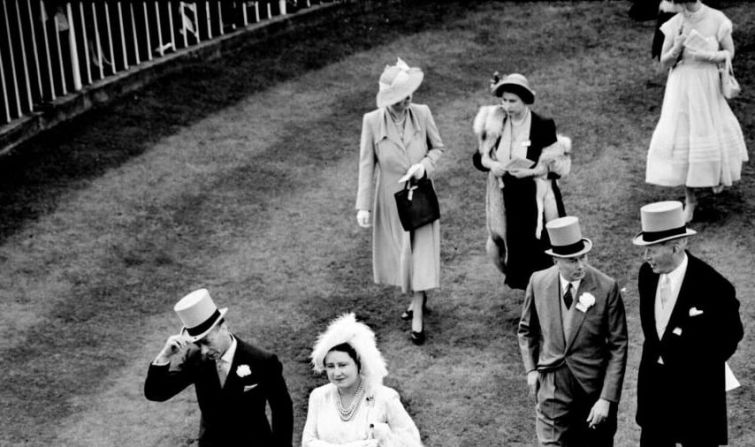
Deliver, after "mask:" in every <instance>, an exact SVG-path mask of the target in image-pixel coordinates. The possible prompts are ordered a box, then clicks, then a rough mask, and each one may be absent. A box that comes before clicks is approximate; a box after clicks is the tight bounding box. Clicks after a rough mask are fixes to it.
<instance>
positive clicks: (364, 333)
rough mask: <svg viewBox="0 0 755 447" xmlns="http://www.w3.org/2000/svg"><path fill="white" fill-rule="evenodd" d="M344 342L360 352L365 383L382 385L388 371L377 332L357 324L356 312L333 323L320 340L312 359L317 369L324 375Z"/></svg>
mask: <svg viewBox="0 0 755 447" xmlns="http://www.w3.org/2000/svg"><path fill="white" fill-rule="evenodd" d="M342 343H348V344H349V345H351V347H352V348H354V351H356V353H357V356H358V357H359V363H360V364H361V370H360V375H361V376H362V379H363V380H364V381H365V382H366V383H365V384H366V385H367V386H368V387H370V388H371V387H374V386H377V385H382V384H383V378H384V377H385V376H387V375H388V369H387V368H386V366H385V359H383V354H381V353H380V351H379V350H378V348H377V345H376V343H375V333H374V332H372V329H370V328H369V327H368V326H367V325H366V324H364V323H362V322H359V321H357V319H356V316H355V315H354V314H353V313H348V314H343V315H341V316H340V317H338V318H336V319H335V320H333V321H331V322H330V324H329V325H328V328H327V329H326V330H325V332H323V333H322V334H320V335H319V336H318V337H317V342H316V343H315V346H314V348H313V349H312V356H311V357H312V367H313V368H314V370H315V371H316V372H318V373H321V372H323V371H324V370H325V356H326V355H327V354H328V352H330V350H331V349H333V347H335V346H338V345H340V344H342Z"/></svg>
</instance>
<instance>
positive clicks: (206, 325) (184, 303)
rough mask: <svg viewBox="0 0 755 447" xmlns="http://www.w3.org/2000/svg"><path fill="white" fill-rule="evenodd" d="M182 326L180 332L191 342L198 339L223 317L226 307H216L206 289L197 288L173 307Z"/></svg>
mask: <svg viewBox="0 0 755 447" xmlns="http://www.w3.org/2000/svg"><path fill="white" fill-rule="evenodd" d="M173 310H175V311H176V314H178V318H180V319H181V322H182V323H183V325H184V327H183V329H182V330H181V332H182V333H183V334H184V335H185V336H186V337H187V338H188V339H189V341H191V342H195V341H197V340H200V339H201V338H202V337H204V336H205V335H207V334H208V333H209V332H210V331H211V330H212V328H214V327H215V326H216V325H217V324H218V322H220V320H222V319H223V317H225V314H226V312H228V308H227V307H226V308H223V309H218V308H217V306H215V302H214V301H212V297H211V296H210V292H208V291H207V289H199V290H195V291H193V292H191V293H190V294H188V295H186V296H185V297H183V298H181V300H180V301H179V302H177V303H176V305H175V306H174V307H173Z"/></svg>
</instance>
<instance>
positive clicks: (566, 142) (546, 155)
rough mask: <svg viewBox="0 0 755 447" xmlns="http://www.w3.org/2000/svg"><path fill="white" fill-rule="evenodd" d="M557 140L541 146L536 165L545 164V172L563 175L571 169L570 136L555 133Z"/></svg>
mask: <svg viewBox="0 0 755 447" xmlns="http://www.w3.org/2000/svg"><path fill="white" fill-rule="evenodd" d="M556 138H557V141H556V142H555V143H553V144H551V145H550V146H548V147H546V148H543V151H542V152H541V153H540V159H539V160H538V165H540V166H545V168H546V172H553V173H556V174H558V175H559V177H562V178H563V177H565V176H567V175H568V174H569V172H570V171H571V157H570V155H571V138H569V137H567V136H565V135H560V134H559V135H556Z"/></svg>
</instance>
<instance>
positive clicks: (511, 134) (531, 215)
mask: <svg viewBox="0 0 755 447" xmlns="http://www.w3.org/2000/svg"><path fill="white" fill-rule="evenodd" d="M491 91H492V93H493V95H495V96H497V97H499V98H501V105H497V106H483V107H482V108H481V109H480V112H479V113H478V114H477V116H476V117H475V121H474V126H473V127H474V131H475V133H476V134H477V136H478V139H479V150H478V151H477V152H476V153H475V154H474V157H473V162H474V165H475V167H476V168H477V169H479V170H481V171H484V172H487V173H488V186H487V192H486V198H485V200H486V203H485V211H486V214H487V227H488V241H487V251H488V255H489V256H490V257H491V259H492V261H493V263H494V264H495V266H496V267H497V268H498V269H499V270H500V271H501V273H503V274H505V275H506V280H505V283H506V285H508V286H509V287H511V288H512V289H521V290H524V289H525V288H526V287H527V283H528V282H529V279H530V275H531V274H532V273H533V272H535V271H537V270H542V269H545V268H548V267H550V266H552V265H553V261H552V260H551V259H550V257H549V256H548V255H546V254H545V250H546V249H548V248H550V243H549V241H548V234H547V232H546V231H544V230H543V226H544V225H545V222H547V221H550V220H552V219H555V218H557V217H562V216H565V215H566V213H565V210H564V204H563V202H562V200H561V193H560V191H559V189H558V184H557V182H556V179H558V178H560V177H561V176H563V175H566V174H567V173H568V171H569V169H570V167H571V161H570V159H569V152H570V151H571V141H570V140H569V139H568V138H566V137H559V136H557V135H556V124H555V123H554V122H553V120H552V119H550V118H544V117H541V116H540V115H538V114H537V113H535V112H533V111H532V110H530V105H532V104H533V103H534V102H535V92H534V91H533V90H532V89H531V88H530V86H529V82H528V81H527V78H525V77H524V76H522V75H521V74H518V73H514V74H510V75H508V76H505V77H504V78H503V79H498V78H497V76H496V78H494V80H493V84H492V85H491Z"/></svg>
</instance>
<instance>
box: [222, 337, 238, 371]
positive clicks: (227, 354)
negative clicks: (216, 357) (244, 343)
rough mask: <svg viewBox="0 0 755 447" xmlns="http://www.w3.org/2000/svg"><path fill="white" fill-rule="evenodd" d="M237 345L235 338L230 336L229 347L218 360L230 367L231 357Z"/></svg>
mask: <svg viewBox="0 0 755 447" xmlns="http://www.w3.org/2000/svg"><path fill="white" fill-rule="evenodd" d="M237 345H238V343H236V337H234V336H233V335H231V346H229V347H228V349H226V350H225V353H224V354H223V355H222V356H221V357H220V360H221V361H222V362H225V363H227V364H228V365H229V366H230V365H231V363H233V356H234V355H235V354H236V346H237Z"/></svg>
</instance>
